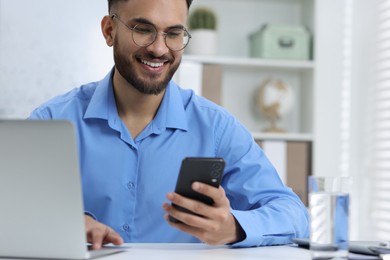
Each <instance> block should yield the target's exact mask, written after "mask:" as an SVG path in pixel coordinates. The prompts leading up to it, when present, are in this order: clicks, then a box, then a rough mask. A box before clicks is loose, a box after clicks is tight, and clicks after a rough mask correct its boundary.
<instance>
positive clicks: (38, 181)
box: [0, 120, 123, 259]
mask: <svg viewBox="0 0 390 260" xmlns="http://www.w3.org/2000/svg"><path fill="white" fill-rule="evenodd" d="M120 251H123V248H114V249H112V248H109V249H104V250H97V251H95V250H93V251H88V249H87V243H86V234H85V225H84V213H83V200H82V192H81V181H80V174H79V163H78V156H77V145H76V139H75V131H74V128H73V126H72V124H71V123H70V122H66V121H30V120H0V257H16V258H25V257H27V258H58V259H64V258H66V259H87V258H92V257H97V256H102V255H105V254H112V253H117V252H120Z"/></svg>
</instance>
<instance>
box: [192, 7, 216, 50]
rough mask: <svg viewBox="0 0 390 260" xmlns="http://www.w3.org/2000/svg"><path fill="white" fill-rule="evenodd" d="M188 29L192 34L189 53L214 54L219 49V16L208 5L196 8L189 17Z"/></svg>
mask: <svg viewBox="0 0 390 260" xmlns="http://www.w3.org/2000/svg"><path fill="white" fill-rule="evenodd" d="M188 29H189V31H190V34H191V36H192V38H191V41H190V43H189V44H188V46H187V51H188V53H189V54H195V55H214V54H215V53H216V50H217V31H216V29H217V18H216V15H215V13H214V12H213V10H211V9H209V8H206V7H198V8H197V9H194V10H193V11H192V12H191V13H190V16H189V18H188Z"/></svg>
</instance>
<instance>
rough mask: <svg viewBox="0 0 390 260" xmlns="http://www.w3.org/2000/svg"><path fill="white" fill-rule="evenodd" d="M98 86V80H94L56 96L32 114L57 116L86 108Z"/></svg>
mask: <svg viewBox="0 0 390 260" xmlns="http://www.w3.org/2000/svg"><path fill="white" fill-rule="evenodd" d="M96 87H97V82H92V83H88V84H85V85H82V86H80V87H77V88H74V89H72V90H70V91H68V92H66V93H64V94H61V95H58V96H55V97H53V98H51V99H49V100H48V101H46V102H45V103H43V104H41V105H40V106H39V107H37V108H36V109H35V110H34V111H33V113H32V116H34V115H36V116H38V117H50V118H55V117H57V116H58V117H59V116H60V113H66V112H69V111H72V110H73V111H76V110H80V109H83V108H86V107H87V106H88V104H89V102H90V100H91V98H92V96H93V94H94V92H95V90H96Z"/></svg>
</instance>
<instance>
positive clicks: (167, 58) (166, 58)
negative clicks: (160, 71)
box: [135, 53, 173, 62]
mask: <svg viewBox="0 0 390 260" xmlns="http://www.w3.org/2000/svg"><path fill="white" fill-rule="evenodd" d="M135 57H136V58H137V59H140V60H161V61H164V62H166V61H168V62H171V61H172V60H173V57H172V55H169V54H164V55H162V56H160V57H157V56H155V55H153V54H151V53H144V54H138V55H136V56H135Z"/></svg>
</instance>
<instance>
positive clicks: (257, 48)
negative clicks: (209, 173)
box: [249, 25, 311, 60]
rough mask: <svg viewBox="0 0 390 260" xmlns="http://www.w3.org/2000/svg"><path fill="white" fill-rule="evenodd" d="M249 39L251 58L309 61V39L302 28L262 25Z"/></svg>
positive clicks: (308, 35) (307, 32) (306, 31)
mask: <svg viewBox="0 0 390 260" xmlns="http://www.w3.org/2000/svg"><path fill="white" fill-rule="evenodd" d="M249 38H250V56H251V57H257V58H266V59H295V60H309V59H310V49H311V48H310V45H311V39H310V38H311V37H310V34H309V31H308V30H307V29H306V28H305V27H304V26H286V25H264V26H263V27H261V28H260V30H258V31H256V32H254V33H253V34H251V35H250V37H249Z"/></svg>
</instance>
